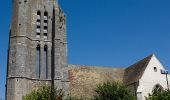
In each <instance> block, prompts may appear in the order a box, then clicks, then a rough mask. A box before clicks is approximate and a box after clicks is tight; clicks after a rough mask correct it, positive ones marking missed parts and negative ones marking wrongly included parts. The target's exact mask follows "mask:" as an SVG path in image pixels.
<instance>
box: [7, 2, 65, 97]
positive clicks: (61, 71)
mask: <svg viewBox="0 0 170 100" xmlns="http://www.w3.org/2000/svg"><path fill="white" fill-rule="evenodd" d="M12 3H13V16H12V23H11V28H10V38H9V40H10V41H9V51H8V65H7V82H6V100H22V97H23V96H24V95H25V94H27V93H29V92H30V91H31V90H32V89H35V88H36V87H38V86H40V85H43V84H52V85H55V86H58V87H60V88H63V89H65V90H67V89H68V84H67V83H68V80H67V78H68V72H67V66H68V65H67V41H66V40H67V39H66V18H65V15H64V13H63V12H62V10H61V8H60V7H59V5H58V3H57V2H56V1H55V0H13V2H12Z"/></svg>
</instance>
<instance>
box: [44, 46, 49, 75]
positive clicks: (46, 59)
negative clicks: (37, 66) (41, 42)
mask: <svg viewBox="0 0 170 100" xmlns="http://www.w3.org/2000/svg"><path fill="white" fill-rule="evenodd" d="M47 55H48V54H47V46H45V47H44V68H45V72H46V78H48V56H47Z"/></svg>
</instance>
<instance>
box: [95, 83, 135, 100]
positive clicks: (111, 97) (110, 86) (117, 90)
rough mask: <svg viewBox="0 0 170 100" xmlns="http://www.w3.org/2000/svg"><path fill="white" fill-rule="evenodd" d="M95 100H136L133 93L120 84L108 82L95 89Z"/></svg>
mask: <svg viewBox="0 0 170 100" xmlns="http://www.w3.org/2000/svg"><path fill="white" fill-rule="evenodd" d="M95 91H96V93H97V94H96V95H95V96H94V100H135V97H134V96H133V95H132V93H131V91H130V90H129V89H128V88H127V87H126V86H125V85H124V84H123V83H120V82H115V81H113V82H106V83H103V84H99V85H98V86H97V88H96V89H95Z"/></svg>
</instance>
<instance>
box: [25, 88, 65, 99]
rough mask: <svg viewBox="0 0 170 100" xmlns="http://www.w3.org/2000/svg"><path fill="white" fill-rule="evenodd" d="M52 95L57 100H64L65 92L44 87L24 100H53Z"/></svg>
mask: <svg viewBox="0 0 170 100" xmlns="http://www.w3.org/2000/svg"><path fill="white" fill-rule="evenodd" d="M52 94H53V95H54V98H55V100H62V98H63V96H64V92H63V91H62V89H57V88H52V87H51V86H42V87H40V88H39V89H37V90H34V91H32V92H31V93H29V94H27V95H26V96H24V97H23V100H51V97H52Z"/></svg>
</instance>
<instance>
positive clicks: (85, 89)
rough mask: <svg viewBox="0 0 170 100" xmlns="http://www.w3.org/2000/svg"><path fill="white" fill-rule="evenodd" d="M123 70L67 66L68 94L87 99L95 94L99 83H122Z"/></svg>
mask: <svg viewBox="0 0 170 100" xmlns="http://www.w3.org/2000/svg"><path fill="white" fill-rule="evenodd" d="M124 70H125V68H107V67H97V66H82V65H68V72H69V81H70V92H71V94H72V95H74V96H81V97H85V98H87V99H88V100H89V98H91V97H93V95H94V94H95V92H94V89H95V88H96V85H97V84H99V83H103V82H106V81H113V80H118V81H123V76H124Z"/></svg>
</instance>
